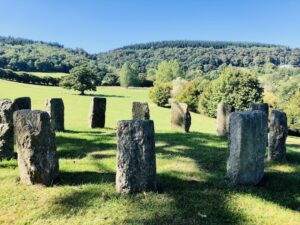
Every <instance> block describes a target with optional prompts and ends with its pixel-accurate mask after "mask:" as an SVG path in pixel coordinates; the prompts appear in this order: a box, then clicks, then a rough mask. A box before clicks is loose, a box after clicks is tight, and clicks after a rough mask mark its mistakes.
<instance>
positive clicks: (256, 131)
mask: <svg viewBox="0 0 300 225" xmlns="http://www.w3.org/2000/svg"><path fill="white" fill-rule="evenodd" d="M266 117H267V115H266V114H265V113H263V112H261V111H257V110H255V111H245V112H234V113H232V114H231V115H230V118H229V151H230V152H229V159H228V161H227V176H228V178H229V179H230V181H231V182H232V183H233V184H257V183H259V181H260V180H261V179H262V177H263V175H264V156H265V150H266V140H267V138H266V137H267V130H268V124H267V119H266Z"/></svg>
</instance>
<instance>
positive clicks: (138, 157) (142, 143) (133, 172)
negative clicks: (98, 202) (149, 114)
mask: <svg viewBox="0 0 300 225" xmlns="http://www.w3.org/2000/svg"><path fill="white" fill-rule="evenodd" d="M117 143H118V145H117V173H116V189H117V191H118V192H121V193H127V194H128V193H136V192H144V191H156V159H155V141H154V124H153V121H152V120H122V121H119V122H118V128H117Z"/></svg>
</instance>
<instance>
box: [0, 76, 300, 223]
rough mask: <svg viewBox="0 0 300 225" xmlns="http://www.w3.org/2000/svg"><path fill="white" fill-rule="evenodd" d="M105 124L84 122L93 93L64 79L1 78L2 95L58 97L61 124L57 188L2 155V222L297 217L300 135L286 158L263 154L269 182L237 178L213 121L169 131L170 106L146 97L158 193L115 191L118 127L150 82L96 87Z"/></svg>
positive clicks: (38, 103)
mask: <svg viewBox="0 0 300 225" xmlns="http://www.w3.org/2000/svg"><path fill="white" fill-rule="evenodd" d="M95 94H96V95H97V96H103V97H106V98H107V101H108V105H107V118H106V121H107V128H106V129H95V130H91V129H88V128H87V118H88V111H89V104H90V96H78V95H77V94H76V92H73V91H69V90H64V89H61V88H58V87H45V86H35V85H26V84H18V83H14V82H8V81H2V80H0V98H4V97H9V98H15V97H18V96H30V97H31V98H32V103H33V108H34V109H44V106H43V104H44V101H45V99H46V98H48V97H62V98H63V99H64V102H65V108H66V115H65V117H66V129H67V132H65V133H57V146H58V155H59V157H60V171H61V176H60V180H59V181H58V182H57V183H56V184H55V185H54V186H53V187H48V188H46V187H42V186H26V185H23V184H19V183H17V182H16V177H17V174H18V168H17V162H16V161H15V160H11V161H2V162H0V224H55V225H56V224H300V138H295V137H293V138H289V139H288V155H287V162H285V163H281V164H280V163H270V162H267V163H266V175H265V179H264V180H263V182H262V183H261V184H260V185H258V186H255V187H250V186H239V187H232V186H230V185H228V184H227V182H226V180H225V179H224V175H225V173H226V158H227V141H226V139H222V138H219V137H217V136H216V135H215V120H214V119H211V118H207V117H204V116H201V115H198V114H192V127H191V131H192V132H191V133H189V134H184V133H180V132H174V131H171V130H170V110H169V109H166V108H159V107H156V106H155V105H154V104H152V103H150V110H151V117H152V119H153V120H154V122H155V129H156V146H157V170H158V171H157V172H158V174H157V175H158V188H159V190H158V193H143V194H138V195H133V196H125V195H120V194H117V193H116V192H115V188H114V180H115V167H116V165H115V163H116V160H115V155H116V150H115V149H116V140H115V129H114V128H115V127H116V123H117V121H118V120H120V119H130V117H131V102H132V101H134V100H138V101H149V99H148V91H147V89H123V88H117V87H116V88H103V87H100V88H98V91H97V92H96V93H95Z"/></svg>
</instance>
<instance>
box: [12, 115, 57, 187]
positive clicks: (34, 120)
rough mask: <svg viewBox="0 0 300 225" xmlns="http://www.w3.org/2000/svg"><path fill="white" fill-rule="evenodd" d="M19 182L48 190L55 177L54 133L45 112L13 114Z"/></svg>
mask: <svg viewBox="0 0 300 225" xmlns="http://www.w3.org/2000/svg"><path fill="white" fill-rule="evenodd" d="M14 130H15V137H16V144H17V149H18V166H19V171H20V172H19V177H20V182H22V183H26V184H43V185H46V186H49V185H51V184H52V183H53V181H54V180H55V179H56V178H57V176H58V169H59V166H58V157H57V155H56V143H55V133H54V131H53V130H52V129H51V127H50V117H49V114H48V113H47V112H44V111H38V110H35V111H31V110H19V111H16V112H15V113H14Z"/></svg>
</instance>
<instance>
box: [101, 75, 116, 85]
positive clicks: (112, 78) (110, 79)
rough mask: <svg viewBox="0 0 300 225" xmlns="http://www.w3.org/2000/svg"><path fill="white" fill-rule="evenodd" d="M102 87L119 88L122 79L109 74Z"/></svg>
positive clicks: (105, 77)
mask: <svg viewBox="0 0 300 225" xmlns="http://www.w3.org/2000/svg"><path fill="white" fill-rule="evenodd" d="M101 85H103V86H119V85H120V79H119V77H118V76H117V75H116V74H114V73H107V74H106V75H105V76H104V78H103V80H102V82H101Z"/></svg>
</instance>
